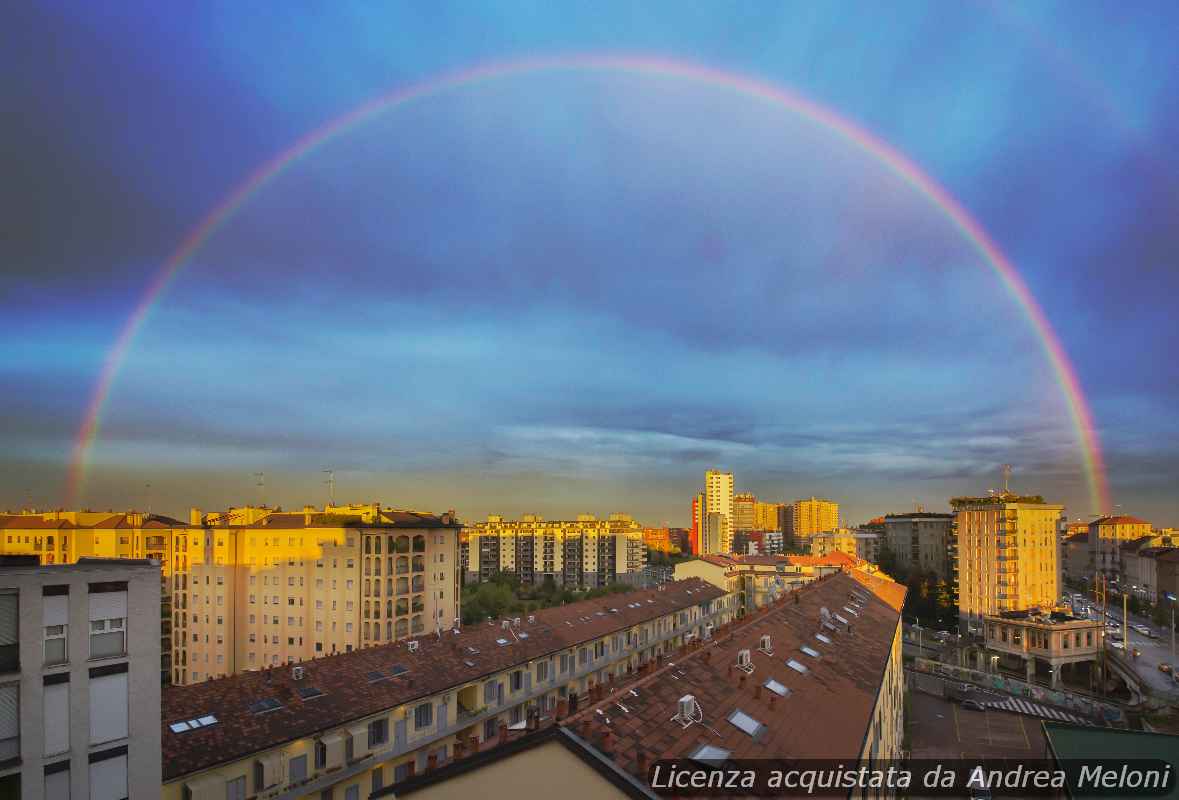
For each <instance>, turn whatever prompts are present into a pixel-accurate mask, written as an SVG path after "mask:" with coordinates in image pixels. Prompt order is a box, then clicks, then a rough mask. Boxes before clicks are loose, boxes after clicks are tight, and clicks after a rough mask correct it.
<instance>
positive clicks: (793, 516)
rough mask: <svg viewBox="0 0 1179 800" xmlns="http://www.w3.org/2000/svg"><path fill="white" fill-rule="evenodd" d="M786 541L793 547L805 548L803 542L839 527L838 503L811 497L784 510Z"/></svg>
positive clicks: (798, 501) (795, 502)
mask: <svg viewBox="0 0 1179 800" xmlns="http://www.w3.org/2000/svg"><path fill="white" fill-rule="evenodd" d="M786 523H787V525H786V539H787V540H788V541H789V542H790V543H791V545H792V546H793V547H803V548H805V547H806V544H805V542H803V540H805V539H808V538H809V537H811V536H814V535H815V534H816V533H822V532H823V531H831V530H835V529H836V528H838V527H839V503H836V502H833V501H831V500H823V499H821V498H818V497H814V496H813V495H812V496H811V497H809V498H807V499H806V500H795V501H794V502H793V503H791V504H790V506H789V507H788V508H787V509H786Z"/></svg>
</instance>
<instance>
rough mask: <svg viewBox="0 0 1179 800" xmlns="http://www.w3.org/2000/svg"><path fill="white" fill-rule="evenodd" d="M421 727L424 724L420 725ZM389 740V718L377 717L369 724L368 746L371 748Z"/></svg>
mask: <svg viewBox="0 0 1179 800" xmlns="http://www.w3.org/2000/svg"><path fill="white" fill-rule="evenodd" d="M418 727H419V728H420V727H422V726H420V725H419V726H418ZM387 741H389V720H387V719H375V720H373V721H372V722H370V723H369V724H368V747H369V749H370V750H371V749H372V748H374V747H376V746H377V745H379V744H384V743H385V742H387Z"/></svg>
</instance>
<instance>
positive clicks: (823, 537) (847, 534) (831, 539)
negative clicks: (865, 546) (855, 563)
mask: <svg viewBox="0 0 1179 800" xmlns="http://www.w3.org/2000/svg"><path fill="white" fill-rule="evenodd" d="M858 550H859V548H858V547H857V542H856V536H855V533H854V532H853V531H851V530H850V529H848V528H836V529H835V530H830V531H824V532H823V533H816V534H814V535H813V536H811V537H810V553H811V555H812V556H825V555H828V554H830V553H847V554H848V555H849V556H852V557H853V558H855V557H857V556H858Z"/></svg>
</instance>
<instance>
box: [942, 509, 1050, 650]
mask: <svg viewBox="0 0 1179 800" xmlns="http://www.w3.org/2000/svg"><path fill="white" fill-rule="evenodd" d="M950 504H951V506H953V508H954V509H955V511H956V522H957V527H958V612H959V615H960V617H961V619H962V622H963V624H964V625H966V626H968V629H971V630H975V631H981V627H980V626H981V623H982V620H983V617H984V616H986V615H998V614H1002V613H1004V612H1009V611H1028V610H1033V609H1051V608H1053V607H1054V606H1055V605H1056V603H1057V600H1058V598H1059V597H1060V586H1059V585H1058V572H1057V559H1058V558H1059V548H1058V546H1057V540H1056V520H1057V519H1058V518H1059V517H1060V512H1061V510H1062V509H1063V506H1059V505H1050V504H1048V503H1045V502H1044V501H1043V498H1040V497H1017V496H1015V495H995V496H991V497H959V498H955V499H954V500H952V501H951V502H950Z"/></svg>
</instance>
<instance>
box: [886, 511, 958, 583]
mask: <svg viewBox="0 0 1179 800" xmlns="http://www.w3.org/2000/svg"><path fill="white" fill-rule="evenodd" d="M884 530H885V539H886V541H887V542H888V549H889V550H890V551H891V552H892V554H893V556H894V557H895V558H896V560H897V565H898V566H899V567H900V568H901V569H903V570H905V571H906V572H909V573H921V574H929V573H932V574H934V575H936V576H937V578H938V580H942V581H952V580H953V579H954V570H955V569H956V568H957V563H956V559H957V551H956V545H957V543H956V542H955V536H954V515H953V514H935V513H928V512H915V513H911V514H887V515H885V517H884Z"/></svg>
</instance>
